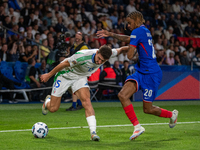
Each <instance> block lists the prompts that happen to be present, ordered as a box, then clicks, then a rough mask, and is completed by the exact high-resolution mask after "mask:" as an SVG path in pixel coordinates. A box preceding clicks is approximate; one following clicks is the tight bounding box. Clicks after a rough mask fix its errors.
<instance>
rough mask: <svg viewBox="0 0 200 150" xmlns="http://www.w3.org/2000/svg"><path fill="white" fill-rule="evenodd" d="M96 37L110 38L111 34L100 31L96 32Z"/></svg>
mask: <svg viewBox="0 0 200 150" xmlns="http://www.w3.org/2000/svg"><path fill="white" fill-rule="evenodd" d="M96 35H97V36H98V37H99V38H102V37H108V36H111V33H110V32H108V31H107V30H101V31H97V33H96Z"/></svg>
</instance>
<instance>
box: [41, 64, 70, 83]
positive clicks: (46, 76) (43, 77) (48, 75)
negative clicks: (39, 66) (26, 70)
mask: <svg viewBox="0 0 200 150" xmlns="http://www.w3.org/2000/svg"><path fill="white" fill-rule="evenodd" d="M69 66H70V63H69V62H68V60H66V61H64V62H62V63H60V64H59V65H57V66H56V67H55V68H54V69H53V70H51V71H50V72H49V73H45V74H43V75H41V77H40V80H41V82H47V81H48V80H49V79H50V78H51V77H52V76H53V75H55V74H56V73H57V72H59V71H61V70H62V69H63V68H66V67H69Z"/></svg>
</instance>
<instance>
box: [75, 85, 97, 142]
mask: <svg viewBox="0 0 200 150" xmlns="http://www.w3.org/2000/svg"><path fill="white" fill-rule="evenodd" d="M75 94H76V95H77V96H78V97H79V98H80V100H81V102H82V105H83V107H84V108H85V116H86V120H87V123H88V126H89V129H90V134H91V139H92V140H93V141H99V140H100V138H99V136H98V135H97V134H96V118H95V112H94V109H93V107H92V103H91V101H90V91H89V88H88V87H82V88H80V89H79V90H77V91H76V92H75Z"/></svg>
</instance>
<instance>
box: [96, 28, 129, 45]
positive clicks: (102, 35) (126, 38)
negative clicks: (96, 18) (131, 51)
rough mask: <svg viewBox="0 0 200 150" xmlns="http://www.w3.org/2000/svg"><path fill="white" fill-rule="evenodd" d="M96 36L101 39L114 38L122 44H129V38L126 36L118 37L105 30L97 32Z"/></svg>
mask: <svg viewBox="0 0 200 150" xmlns="http://www.w3.org/2000/svg"><path fill="white" fill-rule="evenodd" d="M96 34H97V36H98V37H99V38H102V37H109V36H111V37H113V38H116V39H118V40H120V41H123V42H126V43H130V36H127V35H120V34H115V33H113V32H108V31H107V30H100V31H97V33H96Z"/></svg>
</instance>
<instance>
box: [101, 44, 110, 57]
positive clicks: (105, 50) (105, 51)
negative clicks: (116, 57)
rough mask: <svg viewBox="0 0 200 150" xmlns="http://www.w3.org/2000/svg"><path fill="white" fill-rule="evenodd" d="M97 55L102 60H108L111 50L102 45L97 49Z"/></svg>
mask: <svg viewBox="0 0 200 150" xmlns="http://www.w3.org/2000/svg"><path fill="white" fill-rule="evenodd" d="M98 53H100V54H101V55H102V56H103V58H104V59H109V58H110V56H111V55H112V49H111V48H110V47H108V46H107V45H103V46H101V47H100V48H99V51H98Z"/></svg>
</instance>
